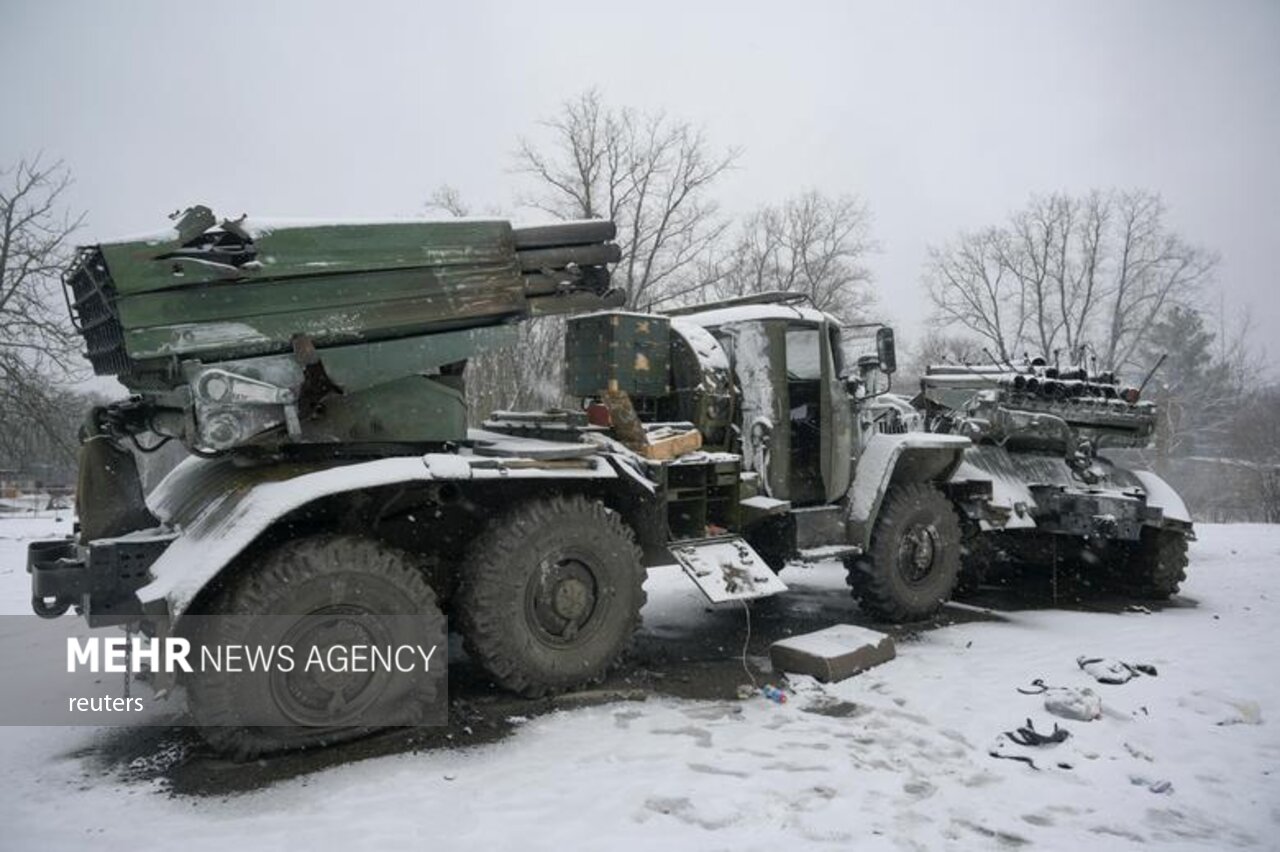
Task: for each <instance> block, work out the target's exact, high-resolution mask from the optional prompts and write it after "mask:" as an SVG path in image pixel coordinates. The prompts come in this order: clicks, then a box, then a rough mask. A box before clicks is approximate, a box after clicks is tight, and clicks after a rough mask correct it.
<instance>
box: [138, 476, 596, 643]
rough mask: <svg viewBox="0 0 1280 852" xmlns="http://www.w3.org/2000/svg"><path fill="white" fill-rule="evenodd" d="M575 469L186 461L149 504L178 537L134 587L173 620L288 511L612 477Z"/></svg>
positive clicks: (157, 487)
mask: <svg viewBox="0 0 1280 852" xmlns="http://www.w3.org/2000/svg"><path fill="white" fill-rule="evenodd" d="M585 461H589V462H590V466H589V467H586V468H583V469H580V470H572V469H568V470H566V469H547V468H537V467H506V466H505V465H503V464H502V463H500V462H498V461H497V460H495V459H492V458H482V457H478V456H462V455H457V454H453V453H428V454H427V455H424V456H397V457H394V458H383V459H377V460H374V461H367V462H358V463H355V464H343V465H338V466H334V465H332V463H329V464H325V463H323V462H305V463H304V462H298V463H289V464H277V465H265V466H259V467H241V466H237V465H236V464H235V463H234V462H233V461H232V460H230V459H199V458H190V459H187V460H186V461H184V462H183V463H182V464H180V465H178V467H176V468H174V470H173V471H172V472H171V473H170V474H169V475H168V476H167V477H165V479H164V480H163V481H162V482H161V483H160V484H159V485H158V486H156V488H155V490H154V491H153V492H152V494H151V495H150V496H149V497H148V498H147V504H148V507H149V508H150V509H151V511H152V513H153V514H155V515H156V517H157V518H159V519H160V521H161V524H162V525H163V526H165V527H168V528H170V529H172V530H174V531H176V532H177V533H178V537H177V538H176V539H174V541H173V543H172V544H170V545H169V547H168V548H167V549H166V550H165V551H164V553H163V554H161V556H160V558H159V559H157V560H156V561H155V562H154V563H153V564H152V566H151V582H150V583H149V584H148V585H146V586H143V587H142V588H141V589H139V590H138V598H139V600H141V601H142V604H143V606H144V607H147V605H148V604H149V603H150V604H153V605H154V603H155V602H157V601H164V602H166V603H167V606H168V613H169V616H170V618H172V619H174V620H176V619H177V618H178V617H179V616H180V615H181V614H182V612H183V611H184V610H186V608H187V607H188V606H189V605H190V603H191V601H192V600H193V599H194V598H195V596H196V595H197V594H198V593H199V592H200V590H201V589H203V588H204V587H205V586H206V585H207V584H208V583H209V581H211V580H212V579H213V578H214V577H216V576H217V575H218V573H219V572H221V571H222V569H223V568H225V567H226V566H227V565H228V564H229V563H230V562H231V561H232V560H233V559H235V558H236V557H237V556H238V555H239V554H240V553H241V552H242V551H243V550H244V549H245V548H246V547H248V546H249V545H250V544H252V543H253V541H254V540H255V539H257V538H258V536H260V535H262V533H263V532H265V531H266V530H267V529H269V528H270V527H271V526H272V525H273V524H274V523H276V522H277V521H278V520H280V519H281V518H283V517H284V516H286V515H288V514H289V513H290V512H293V511H295V510H296V509H300V508H302V507H303V506H305V505H307V504H308V503H311V502H313V501H315V500H319V499H321V498H323V497H328V496H331V495H334V494H341V493H343V492H347V491H358V490H362V489H368V488H377V487H379V486H385V485H396V484H400V483H407V482H430V481H458V480H484V479H502V480H511V479H530V478H555V479H558V480H563V479H614V478H617V476H618V474H617V472H616V471H615V470H614V469H613V467H612V466H611V465H610V464H609V461H608V459H606V458H605V457H603V456H595V457H591V458H589V459H587V460H585Z"/></svg>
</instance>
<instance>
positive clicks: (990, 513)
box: [914, 358, 1194, 599]
mask: <svg viewBox="0 0 1280 852" xmlns="http://www.w3.org/2000/svg"><path fill="white" fill-rule="evenodd" d="M1158 367H1159V364H1158V363H1157V364H1156V366H1155V367H1154V368H1153V369H1152V371H1151V373H1148V376H1147V381H1149V380H1150V378H1151V375H1152V374H1153V373H1154V372H1155V370H1156V369H1158ZM1147 381H1143V382H1142V383H1141V384H1142V386H1141V387H1133V386H1131V385H1130V386H1125V385H1122V384H1120V382H1119V380H1118V376H1117V375H1116V373H1115V372H1112V371H1100V370H1098V369H1096V368H1089V367H1086V366H1085V365H1084V364H1083V363H1079V364H1071V365H1058V364H1050V363H1049V361H1048V359H1046V358H1034V359H1030V358H1024V359H1022V360H1019V361H1017V362H1008V363H998V362H994V360H993V363H991V364H984V365H972V364H939V365H933V366H930V367H928V368H927V369H926V371H925V375H924V376H923V377H922V379H921V381H920V386H921V387H920V394H919V395H918V396H917V397H916V399H915V400H914V402H915V404H916V406H917V407H918V408H919V410H920V413H921V415H922V416H923V418H924V423H923V424H922V428H924V429H926V430H928V431H930V432H934V433H939V434H953V435H963V436H965V437H967V438H969V439H970V440H971V441H973V444H974V446H973V447H972V448H970V449H968V450H966V451H965V453H964V458H963V460H962V462H961V464H960V466H959V467H957V468H956V469H955V470H954V471H953V472H952V473H951V475H950V478H949V481H948V484H947V487H948V488H949V489H955V488H957V487H959V488H966V487H969V485H968V483H983V482H985V483H990V488H991V493H990V494H989V495H987V497H986V498H985V499H984V500H982V501H980V502H978V503H977V504H972V503H971V504H969V505H971V506H974V507H975V508H976V509H977V511H970V512H966V513H964V520H963V523H964V532H965V547H964V550H963V553H964V558H963V566H962V572H961V579H960V582H961V586H962V587H963V588H964V589H965V590H970V589H973V588H975V587H976V586H977V585H978V584H979V583H981V582H982V581H983V580H984V579H987V578H990V577H992V576H993V575H997V574H999V573H1002V572H1005V571H1006V569H1011V568H1017V567H1026V566H1030V567H1033V568H1041V569H1042V568H1046V567H1047V568H1049V569H1051V570H1057V569H1058V568H1059V567H1060V566H1061V567H1065V568H1067V569H1068V570H1070V571H1072V572H1074V573H1077V574H1079V575H1081V576H1082V577H1083V578H1084V579H1086V580H1088V581H1091V583H1092V584H1093V585H1094V586H1097V587H1101V588H1104V589H1110V590H1114V591H1121V592H1125V593H1132V594H1135V595H1139V596H1141V597H1144V598H1150V599H1163V598H1168V597H1169V596H1171V595H1172V594H1174V593H1175V592H1176V591H1177V590H1178V587H1179V584H1180V583H1181V582H1182V581H1183V580H1184V579H1185V578H1186V566H1187V542H1188V541H1189V540H1191V539H1193V538H1194V533H1193V529H1192V524H1191V516H1190V514H1189V513H1188V511H1187V508H1186V506H1185V505H1184V504H1183V502H1182V500H1181V498H1179V497H1178V495H1177V494H1176V493H1175V492H1174V490H1173V489H1172V488H1170V486H1169V485H1168V484H1167V483H1165V482H1164V481H1163V480H1162V479H1161V478H1160V477H1159V476H1157V475H1156V474H1155V473H1152V472H1150V471H1144V470H1129V469H1127V468H1125V467H1123V466H1121V465H1118V464H1115V463H1113V462H1112V461H1111V460H1109V459H1108V458H1107V456H1106V450H1107V449H1134V448H1144V447H1146V446H1147V445H1148V444H1149V443H1150V441H1151V439H1152V436H1153V434H1154V432H1155V428H1156V407H1155V404H1154V403H1152V402H1150V401H1145V400H1143V399H1142V390H1143V388H1144V387H1145V385H1146V384H1147ZM984 487H985V486H984Z"/></svg>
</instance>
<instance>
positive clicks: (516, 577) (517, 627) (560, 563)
mask: <svg viewBox="0 0 1280 852" xmlns="http://www.w3.org/2000/svg"><path fill="white" fill-rule="evenodd" d="M644 579H645V570H644V567H643V565H642V564H641V553H640V549H639V548H638V547H636V543H635V536H634V535H633V533H632V532H631V529H630V528H629V527H627V525H626V524H624V523H623V522H622V519H621V518H620V517H619V516H618V514H617V513H616V512H613V511H610V510H609V509H607V508H605V507H604V506H603V505H601V504H600V503H599V502H597V501H594V500H588V499H586V498H585V497H581V496H573V497H555V498H551V499H547V500H537V501H533V502H529V503H524V504H522V505H520V506H518V507H516V508H515V509H513V510H512V511H510V512H508V513H507V514H506V515H505V516H504V517H501V518H499V519H498V520H496V521H495V522H494V523H493V524H491V525H490V526H489V528H488V529H487V530H486V531H485V532H484V534H482V535H481V537H480V539H479V540H478V541H477V542H476V544H475V546H474V547H473V549H472V551H471V554H470V556H469V557H468V558H467V560H466V563H465V565H464V566H463V570H462V574H461V578H460V585H459V589H458V597H457V605H456V613H457V615H458V618H459V622H460V632H461V633H462V638H463V642H464V645H465V647H466V650H467V653H468V654H469V655H470V656H471V659H473V660H474V661H475V662H476V663H477V664H478V665H480V666H481V667H482V668H484V669H485V670H486V671H487V672H488V673H489V674H490V675H491V676H492V677H493V679H494V681H496V682H497V683H498V684H499V685H501V686H503V687H505V688H507V689H510V690H512V691H513V692H518V693H521V694H522V695H526V696H529V697H537V696H541V695H545V694H547V693H550V692H559V691H563V690H566V689H572V688H574V687H577V686H581V685H583V684H587V683H592V682H595V681H598V680H600V679H601V678H603V677H604V674H605V672H606V671H607V670H608V668H609V666H611V665H612V664H613V663H614V661H616V660H617V658H618V656H619V655H620V654H621V653H622V651H623V649H624V648H625V647H626V645H627V643H628V642H629V641H630V640H631V636H632V634H633V633H634V632H635V630H636V627H637V625H639V623H640V608H641V607H642V606H643V605H644V601H645V593H644V589H643V584H644Z"/></svg>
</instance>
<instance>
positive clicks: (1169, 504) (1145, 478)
mask: <svg viewBox="0 0 1280 852" xmlns="http://www.w3.org/2000/svg"><path fill="white" fill-rule="evenodd" d="M1130 473H1131V474H1132V475H1133V477H1134V478H1135V479H1137V480H1138V482H1140V483H1142V490H1143V491H1145V492H1147V505H1148V506H1155V507H1156V508H1158V509H1160V510H1161V511H1162V512H1163V513H1164V517H1165V520H1170V521H1178V522H1180V523H1184V524H1188V525H1190V524H1191V512H1189V511H1187V504H1186V503H1184V502H1182V498H1181V497H1179V496H1178V492H1177V491H1174V490H1173V486H1172V485H1170V484H1169V483H1167V482H1165V481H1164V480H1163V479H1161V478H1160V477H1159V476H1158V475H1156V474H1154V473H1152V472H1151V471H1149V470H1134V471H1130Z"/></svg>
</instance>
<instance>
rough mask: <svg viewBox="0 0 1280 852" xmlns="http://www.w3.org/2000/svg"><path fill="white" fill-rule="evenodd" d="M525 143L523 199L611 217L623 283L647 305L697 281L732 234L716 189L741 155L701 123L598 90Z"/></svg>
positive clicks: (545, 207)
mask: <svg viewBox="0 0 1280 852" xmlns="http://www.w3.org/2000/svg"><path fill="white" fill-rule="evenodd" d="M541 128H542V131H543V133H542V134H541V136H540V137H539V138H537V139H529V138H526V139H522V140H521V142H520V145H519V148H518V149H517V151H516V155H515V160H516V170H517V171H519V172H521V173H523V174H525V175H527V176H529V177H530V178H531V179H532V182H533V191H532V192H531V193H530V194H529V195H528V196H527V197H525V198H524V199H523V201H524V203H526V204H528V205H529V206H532V207H534V208H536V209H538V210H542V211H544V212H546V213H549V214H551V215H553V216H555V217H557V218H560V219H578V218H581V219H592V218H605V219H612V220H613V221H614V222H616V223H617V224H618V243H619V245H620V246H621V248H622V261H621V262H620V263H619V264H618V265H617V268H616V270H615V273H614V274H615V276H616V280H617V283H618V284H619V285H620V286H622V287H624V288H625V289H626V291H627V299H628V304H629V305H630V306H632V307H644V306H646V305H648V304H650V303H652V302H654V301H655V300H657V299H658V298H660V297H662V296H664V295H666V294H667V293H669V292H672V291H676V290H682V289H687V288H688V287H690V286H691V285H693V284H696V283H697V281H696V278H697V274H698V272H699V270H700V268H701V267H700V261H701V260H704V259H705V257H706V254H707V252H708V251H709V250H710V249H711V248H712V246H714V245H715V243H716V241H717V240H718V239H719V237H720V236H721V235H722V234H723V233H724V231H725V229H726V227H727V223H726V222H725V221H723V220H722V219H720V218H719V216H718V215H717V206H716V204H715V202H714V201H712V200H711V199H710V197H709V195H708V190H709V189H710V187H711V185H712V184H713V183H714V182H715V181H716V180H717V179H718V178H719V177H720V176H721V175H723V174H724V173H725V172H726V171H727V170H728V169H730V168H731V167H732V166H733V164H734V162H735V161H736V159H737V157H738V152H737V151H736V150H734V149H728V150H724V151H717V150H713V149H712V147H711V146H710V145H709V144H708V142H707V141H706V138H705V136H704V135H703V132H702V130H701V129H700V128H698V127H696V126H695V125H693V124H691V123H689V122H686V121H678V120H674V119H671V118H669V117H668V116H666V115H664V114H662V113H656V114H646V113H641V112H637V111H635V110H632V109H625V108H624V109H615V108H610V107H608V106H606V105H605V104H604V103H603V100H602V98H601V96H600V93H599V92H598V91H596V90H594V89H592V90H589V91H587V92H584V93H583V94H581V95H579V96H578V97H577V98H574V99H573V100H570V101H567V102H566V103H565V104H564V105H563V106H562V107H561V110H560V112H559V113H558V114H557V115H555V116H553V117H551V118H549V119H547V120H545V121H543V122H541Z"/></svg>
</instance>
